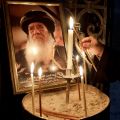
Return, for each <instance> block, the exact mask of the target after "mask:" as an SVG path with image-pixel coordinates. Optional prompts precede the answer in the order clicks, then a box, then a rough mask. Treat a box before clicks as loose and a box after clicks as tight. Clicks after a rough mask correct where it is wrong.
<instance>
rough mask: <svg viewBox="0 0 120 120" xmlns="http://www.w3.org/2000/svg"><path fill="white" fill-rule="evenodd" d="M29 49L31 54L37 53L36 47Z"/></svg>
mask: <svg viewBox="0 0 120 120" xmlns="http://www.w3.org/2000/svg"><path fill="white" fill-rule="evenodd" d="M31 50H32V53H33V55H37V48H36V47H32V48H31Z"/></svg>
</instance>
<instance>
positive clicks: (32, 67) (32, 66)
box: [31, 62, 34, 74]
mask: <svg viewBox="0 0 120 120" xmlns="http://www.w3.org/2000/svg"><path fill="white" fill-rule="evenodd" d="M33 71H34V63H33V62H32V64H31V74H33Z"/></svg>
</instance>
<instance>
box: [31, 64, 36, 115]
mask: <svg viewBox="0 0 120 120" xmlns="http://www.w3.org/2000/svg"><path fill="white" fill-rule="evenodd" d="M33 72H34V63H32V64H31V82H32V110H33V114H35V95H34V78H33Z"/></svg>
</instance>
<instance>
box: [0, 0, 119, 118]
mask: <svg viewBox="0 0 120 120" xmlns="http://www.w3.org/2000/svg"><path fill="white" fill-rule="evenodd" d="M63 1H64V0H61V2H63ZM108 2H109V5H108V7H109V9H108V10H109V11H108V13H109V14H108V16H109V17H108V26H107V27H108V28H109V30H110V41H109V43H110V46H111V47H113V48H115V49H117V50H119V51H120V0H108ZM11 81H12V80H11V75H10V65H9V58H8V48H7V38H6V35H5V27H4V19H3V11H2V5H1V2H0V109H1V110H0V111H1V114H0V117H1V118H2V117H3V118H2V119H4V120H6V119H7V118H9V119H12V120H36V119H38V118H34V117H31V116H29V114H28V113H27V112H25V111H24V110H23V108H22V105H21V104H22V103H21V101H22V98H23V96H24V94H19V95H13V89H12V82H11ZM110 93H111V94H110V95H111V96H110V97H111V108H110V109H111V111H110V120H120V94H119V93H120V82H119V80H117V81H116V82H114V83H111V84H110ZM1 118H0V119H1ZM2 119H1V120H2Z"/></svg>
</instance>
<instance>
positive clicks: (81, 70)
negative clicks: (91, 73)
mask: <svg viewBox="0 0 120 120" xmlns="http://www.w3.org/2000/svg"><path fill="white" fill-rule="evenodd" d="M79 72H80V76H83V68H82V66H80V67H79Z"/></svg>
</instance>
